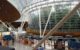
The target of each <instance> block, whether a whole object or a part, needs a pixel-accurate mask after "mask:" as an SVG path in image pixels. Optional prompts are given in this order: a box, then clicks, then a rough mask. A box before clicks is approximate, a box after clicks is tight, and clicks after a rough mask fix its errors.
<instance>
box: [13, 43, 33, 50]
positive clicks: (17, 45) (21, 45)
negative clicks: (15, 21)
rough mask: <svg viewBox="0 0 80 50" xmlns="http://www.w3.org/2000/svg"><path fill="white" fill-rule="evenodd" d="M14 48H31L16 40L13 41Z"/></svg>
mask: <svg viewBox="0 0 80 50" xmlns="http://www.w3.org/2000/svg"><path fill="white" fill-rule="evenodd" d="M14 48H15V50H32V48H31V47H29V46H25V45H23V44H20V43H18V42H15V44H14Z"/></svg>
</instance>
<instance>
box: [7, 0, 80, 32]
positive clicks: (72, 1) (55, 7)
mask: <svg viewBox="0 0 80 50" xmlns="http://www.w3.org/2000/svg"><path fill="white" fill-rule="evenodd" d="M8 1H10V2H11V3H12V4H13V5H14V6H15V7H16V8H17V9H18V10H19V12H20V13H21V14H22V16H21V18H20V19H19V20H18V21H28V23H29V27H30V28H31V29H38V30H39V29H42V30H43V29H47V30H50V29H52V28H53V27H54V25H55V24H57V23H58V22H59V21H60V20H61V19H62V17H64V16H65V15H66V14H67V13H68V12H69V11H71V10H72V9H73V8H74V7H75V6H76V5H77V4H78V3H79V0H24V1H23V0H8ZM79 13H80V11H79V10H77V11H76V14H74V17H73V18H71V19H69V20H68V21H67V22H65V24H64V26H62V27H61V28H60V29H59V31H62V32H66V30H67V31H69V32H71V31H80V22H79V21H80V16H79Z"/></svg>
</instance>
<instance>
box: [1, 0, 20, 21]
mask: <svg viewBox="0 0 80 50" xmlns="http://www.w3.org/2000/svg"><path fill="white" fill-rule="evenodd" d="M19 18H20V13H19V12H18V11H17V9H16V8H15V7H14V6H13V5H11V4H10V3H9V2H8V1H7V0H0V20H2V21H3V22H13V21H16V20H17V19H19Z"/></svg>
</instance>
